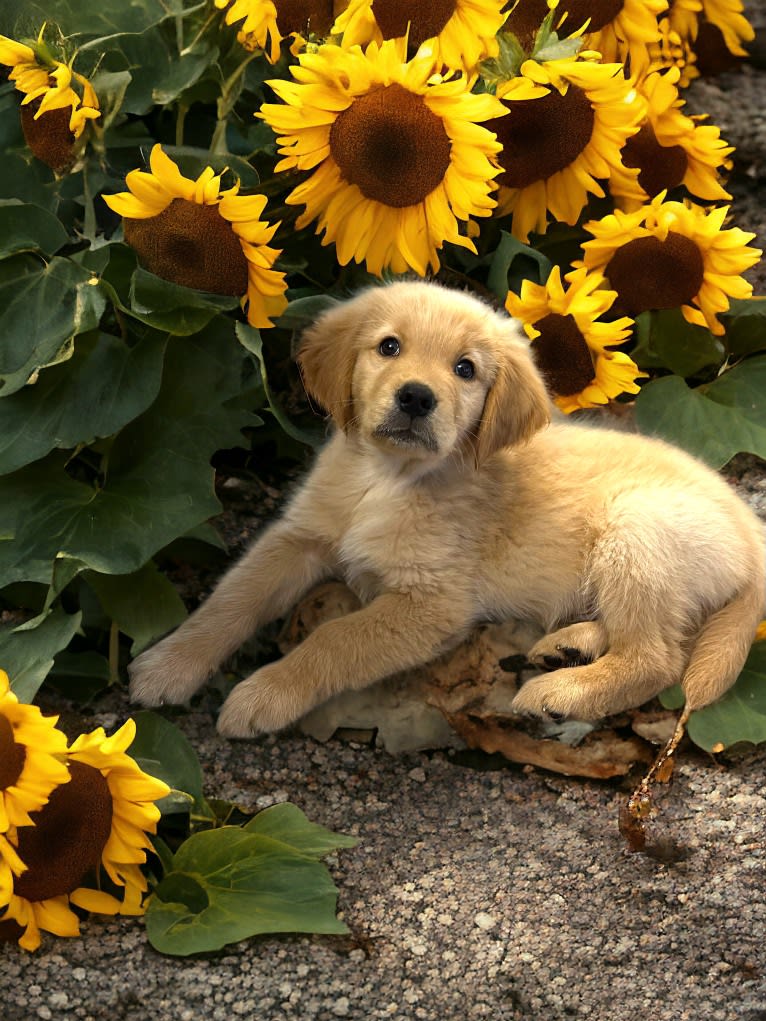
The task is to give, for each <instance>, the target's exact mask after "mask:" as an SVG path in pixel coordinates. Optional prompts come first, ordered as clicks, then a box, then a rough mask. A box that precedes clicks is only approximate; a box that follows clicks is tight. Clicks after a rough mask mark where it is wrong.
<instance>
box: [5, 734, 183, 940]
mask: <svg viewBox="0 0 766 1021" xmlns="http://www.w3.org/2000/svg"><path fill="white" fill-rule="evenodd" d="M135 733H136V725H135V723H134V721H133V720H128V721H127V723H125V725H124V726H123V727H121V728H120V730H118V731H117V733H115V734H113V735H112V736H111V737H106V736H105V734H104V730H103V728H101V727H99V728H97V729H96V730H94V731H93V732H92V733H91V734H82V735H81V736H80V737H78V738H77V740H76V741H75V742H74V743H73V744H72V745H71V747H70V748H69V750H68V770H69V775H70V779H69V781H68V782H67V783H64V784H62V785H61V786H59V787H56V789H55V790H54V791H53V793H52V794H51V796H50V799H49V800H48V803H47V804H46V805H45V806H44V807H43V808H42V809H40V810H39V811H37V812H34V813H33V816H34V818H33V820H32V822H33V825H31V826H21V827H18V828H15V827H12V828H11V829H10V830H9V831H8V833H7V834H6V836H5V837H0V852H1V853H2V860H0V905H4V906H5V914H4V915H3V917H2V921H3V922H8V921H11V922H16V923H17V925H19V926H20V927H21V929H22V930H23V932H22V935H21V938H20V939H19V944H20V945H21V946H22V947H24V949H26V950H36V949H37V947H38V946H39V945H40V930H41V929H44V930H46V931H47V932H53V933H55V934H56V935H57V936H77V935H78V934H79V921H78V918H77V916H76V915H75V914H74V912H73V911H72V910H71V907H70V905H72V904H74V905H76V906H77V907H80V908H84V909H85V910H87V911H96V912H99V913H101V914H123V915H138V914H141V913H142V911H143V908H142V899H143V894H144V893H145V892H146V889H147V883H146V880H145V878H144V876H143V875H142V873H141V870H140V867H139V866H140V864H142V863H143V862H145V861H146V852H147V850H151V848H152V845H151V843H150V842H149V838H148V836H147V833H154V832H155V831H156V828H157V821H158V820H159V817H160V812H159V809H158V808H157V807H156V805H155V804H154V802H155V801H157V800H158V799H159V798H162V797H164V796H165V795H166V794H168V792H169V788H168V787H167V785H166V784H164V783H163V782H162V781H161V780H156V779H155V778H154V777H152V776H148V775H147V774H146V773H143V772H142V771H141V770H140V769H139V767H138V765H137V764H136V762H135V761H134V760H133V759H132V758H130V756H129V755H127V753H126V749H127V748H128V747H129V745H130V744H131V742H132V741H133V738H134V737H135ZM101 868H103V869H104V871H105V872H106V874H107V875H108V877H109V879H110V880H111V882H112V883H113V884H114V885H115V886H117V887H122V888H123V897H122V900H119V899H118V898H117V897H114V896H112V895H111V894H109V893H106V892H103V891H101V890H99V889H96V888H91V887H90V886H85V885H82V884H83V883H85V882H88V881H90V880H91V879H93V878H96V879H97V877H98V875H99V872H100V869H101Z"/></svg>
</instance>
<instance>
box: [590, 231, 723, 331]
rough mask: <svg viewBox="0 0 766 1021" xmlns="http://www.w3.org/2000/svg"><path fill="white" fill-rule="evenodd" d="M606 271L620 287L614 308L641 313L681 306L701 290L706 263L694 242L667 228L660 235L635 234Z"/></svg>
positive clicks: (618, 251)
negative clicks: (643, 236)
mask: <svg viewBox="0 0 766 1021" xmlns="http://www.w3.org/2000/svg"><path fill="white" fill-rule="evenodd" d="M604 273H605V275H606V276H607V278H608V279H609V283H610V284H611V286H612V287H613V288H614V289H615V291H617V294H618V298H617V302H616V303H615V309H614V310H615V311H619V312H620V313H627V314H628V315H638V313H639V312H646V311H647V309H652V308H678V307H679V305H686V304H688V303H689V302H690V301H691V300H692V298H693V297H694V296H695V295H696V294H698V293H699V289H700V287H701V286H702V282H703V280H704V277H705V263H704V260H703V258H702V253H701V252H700V250H699V248H698V247H697V245H695V243H694V242H693V241H692V240H691V239H690V238H687V237H685V236H684V235H683V234H677V233H676V232H675V231H672V230H671V231H668V234H667V237H666V238H665V240H664V241H662V240H661V239H660V238H655V237H645V238H634V239H633V240H632V241H628V242H627V244H624V245H622V247H621V248H618V249H617V251H616V252H615V253H614V255H613V256H612V258H611V259H610V261H609V263H608V265H607V267H606V269H605V270H604Z"/></svg>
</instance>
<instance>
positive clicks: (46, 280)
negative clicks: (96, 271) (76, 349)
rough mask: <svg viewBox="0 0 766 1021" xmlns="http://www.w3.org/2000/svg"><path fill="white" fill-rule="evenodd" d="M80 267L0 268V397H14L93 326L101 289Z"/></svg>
mask: <svg viewBox="0 0 766 1021" xmlns="http://www.w3.org/2000/svg"><path fill="white" fill-rule="evenodd" d="M92 279H93V277H92V276H91V274H90V272H89V271H88V270H86V269H84V268H83V267H82V266H78V265H77V264H76V263H74V262H72V261H71V260H70V259H62V258H59V257H58V256H56V257H54V258H53V259H51V261H50V262H49V263H48V264H47V265H46V264H44V263H42V262H41V261H40V260H39V259H37V258H35V257H34V256H32V255H14V256H11V257H10V258H8V259H5V260H4V261H2V262H0V387H1V388H2V389H0V392H1V393H2V394H3V395H6V394H8V393H13V392H15V391H16V390H18V389H20V388H21V387H22V386H24V384H25V383H26V382H27V380H28V379H29V377H30V376H31V374H32V373H33V372H34V371H35V370H36V369H38V368H40V367H41V366H43V365H47V364H49V363H50V362H52V361H53V360H54V359H55V358H56V356H57V354H58V352H59V351H60V350H61V349H62V348H63V347H64V346H65V345H66V343H67V341H71V339H72V338H73V337H75V336H77V334H79V333H86V332H88V331H89V330H93V329H95V327H96V326H98V323H99V320H100V318H101V314H102V312H103V311H104V307H105V304H106V302H105V298H104V295H103V294H102V292H101V288H100V287H98V286H93V285H92V284H91V280H92Z"/></svg>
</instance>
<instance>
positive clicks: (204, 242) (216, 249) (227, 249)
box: [123, 199, 247, 296]
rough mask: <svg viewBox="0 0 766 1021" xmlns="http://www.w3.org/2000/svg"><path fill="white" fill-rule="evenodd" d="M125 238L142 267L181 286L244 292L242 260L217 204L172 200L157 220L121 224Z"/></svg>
mask: <svg viewBox="0 0 766 1021" xmlns="http://www.w3.org/2000/svg"><path fill="white" fill-rule="evenodd" d="M123 229H124V232H125V240H126V241H127V243H128V244H129V245H130V247H131V248H133V249H135V251H136V252H137V253H138V256H139V258H140V260H141V264H142V265H143V266H144V267H145V268H146V269H148V270H149V272H150V273H154V274H155V276H158V277H162V279H163V280H171V281H172V282H173V283H176V284H183V286H184V287H194V288H195V289H196V290H198V291H209V292H211V293H212V294H230V295H233V296H239V295H242V294H245V293H246V291H247V259H246V258H245V254H244V252H243V251H242V244H241V242H240V239H239V237H238V236H237V235H236V234H235V233H234V231H233V229H232V226H231V224H230V223H229V221H228V220H226V219H224V217H223V216H221V214H220V213H219V212H218V206H217V205H210V206H203V205H200V204H198V203H197V202H190V201H188V200H187V199H173V201H172V202H171V203H170V205H169V206H168V207H167V208H166V209H163V211H162V212H161V213H159V214H158V215H157V216H150V217H148V218H147V219H145V220H133V219H125V220H124V221H123Z"/></svg>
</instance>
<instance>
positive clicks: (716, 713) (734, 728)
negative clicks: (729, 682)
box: [662, 641, 766, 752]
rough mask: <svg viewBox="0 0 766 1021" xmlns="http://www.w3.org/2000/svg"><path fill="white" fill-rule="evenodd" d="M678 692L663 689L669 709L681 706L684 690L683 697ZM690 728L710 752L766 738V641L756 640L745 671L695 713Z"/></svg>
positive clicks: (690, 734) (753, 742)
mask: <svg viewBox="0 0 766 1021" xmlns="http://www.w3.org/2000/svg"><path fill="white" fill-rule="evenodd" d="M679 691H680V689H679ZM676 694H677V692H676V689H675V688H671V689H669V690H668V691H667V692H663V696H662V704H663V705H665V706H666V707H667V708H669V709H678V708H680V706H681V705H683V693H682V692H681V696H680V701H679V698H678V697H676ZM666 696H669V697H666ZM687 731H688V733H689V737H690V738H691V739H692V741H694V743H695V744H696V745H699V747H700V748H704V749H705V751H707V752H712V751H713V750H715V751H722V750H723V749H722V747H721V746H723V748H730V747H731V746H732V745H735V744H741V743H742V742H750V743H751V744H760V743H761V742H762V741H766V641H761V642H756V643H755V645H754V646H753V648H752V649H751V650H750V655H749V656H748V658H747V661H746V663H745V665H744V667H743V669H742V673H741V674H740V675H739V677H738V678H737V681H736V683H735V684H734V686H733V687H731V688H730V689H729V690H728V691H727V692H726V694H725V695H724V696H723V697H722V698H720V699H719V700H718V701H717V702H714V703H713V705H709V706H705V708H704V709H698V710H696V712H693V713H692V714H691V716H690V717H689V723H688V725H687Z"/></svg>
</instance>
